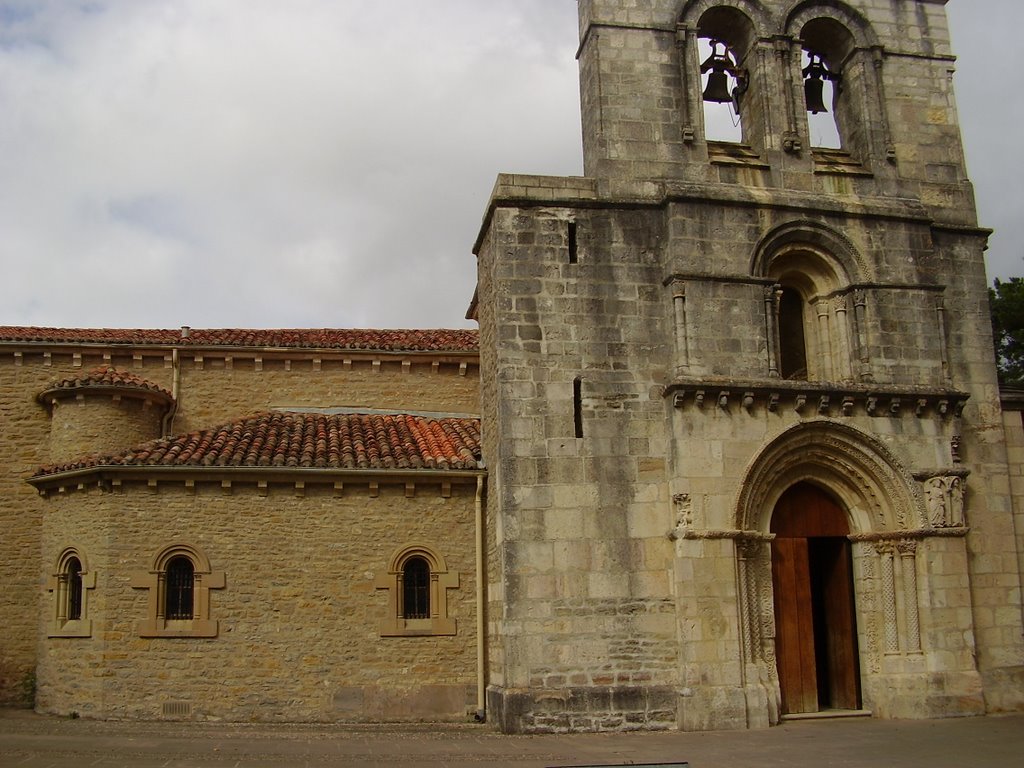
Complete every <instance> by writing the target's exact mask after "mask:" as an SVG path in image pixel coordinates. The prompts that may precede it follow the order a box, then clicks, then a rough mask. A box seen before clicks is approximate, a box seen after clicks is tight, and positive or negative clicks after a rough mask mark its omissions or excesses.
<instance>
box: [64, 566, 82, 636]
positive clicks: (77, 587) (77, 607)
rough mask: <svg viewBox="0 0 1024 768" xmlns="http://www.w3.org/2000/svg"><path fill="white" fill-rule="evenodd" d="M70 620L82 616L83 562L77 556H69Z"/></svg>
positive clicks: (68, 597)
mask: <svg viewBox="0 0 1024 768" xmlns="http://www.w3.org/2000/svg"><path fill="white" fill-rule="evenodd" d="M67 575H68V594H67V601H68V621H78V620H79V619H81V618H82V563H81V561H80V560H79V559H78V558H77V557H70V558H68V567H67Z"/></svg>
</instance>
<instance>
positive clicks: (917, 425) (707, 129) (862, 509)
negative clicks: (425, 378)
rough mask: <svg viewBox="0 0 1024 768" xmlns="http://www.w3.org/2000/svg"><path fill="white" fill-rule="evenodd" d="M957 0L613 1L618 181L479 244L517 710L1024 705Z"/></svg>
mask: <svg viewBox="0 0 1024 768" xmlns="http://www.w3.org/2000/svg"><path fill="white" fill-rule="evenodd" d="M944 5H945V1H944V0H870V2H869V0H846V1H843V0H800V1H799V2H792V0H630V1H629V2H626V1H625V0H580V2H579V17H580V46H579V50H578V59H579V68H580V84H581V100H582V119H583V146H584V172H585V175H584V176H582V177H544V176H523V175H513V174H502V175H500V176H499V177H498V181H497V184H496V186H495V189H494V193H493V195H492V197H491V200H490V202H489V205H488V208H487V212H486V215H485V218H484V223H483V227H482V229H481V232H480V235H479V238H478V240H477V243H476V247H475V252H476V254H477V256H478V286H477V300H476V301H475V302H474V310H475V312H476V316H477V318H478V319H479V322H480V329H481V375H482V377H483V387H482V391H483V404H482V410H483V419H484V454H485V459H486V461H487V465H488V467H489V473H490V474H489V479H488V483H489V487H488V494H487V499H488V502H487V521H486V529H487V536H488V544H489V546H488V572H489V584H488V595H489V602H488V626H489V639H488V676H489V688H488V713H489V717H491V718H492V719H493V720H496V721H497V722H498V723H499V724H500V726H501V727H502V728H503V729H504V730H507V731H513V732H518V731H559V730H608V729H639V728H681V729H687V730H701V729H722V728H749V727H762V726H768V725H771V724H773V723H777V722H778V721H779V720H780V718H781V717H782V716H783V715H787V714H803V713H807V712H811V711H818V710H832V709H845V710H851V709H852V710H867V711H870V712H871V713H873V714H874V715H876V716H880V717H925V716H945V715H964V714H977V713H981V712H984V711H986V709H1001V710H1006V709H1019V708H1021V707H1022V706H1024V693H1022V691H1024V648H1022V644H1021V636H1022V635H1021V629H1022V626H1021V604H1020V592H1021V589H1020V586H1021V574H1020V571H1019V568H1018V565H1017V563H1018V557H1017V550H1018V549H1019V547H1020V541H1019V539H1018V538H1016V534H1015V531H1014V523H1013V520H1014V514H1013V513H1012V512H1011V510H1012V499H1011V497H1010V496H1009V493H1008V490H1007V488H1008V479H1007V478H1008V468H1007V460H1006V448H1005V443H1004V440H1003V437H1002V428H1001V421H1000V417H999V400H998V385H997V382H996V375H995V367H994V361H993V355H992V352H991V349H992V345H991V330H990V327H989V320H988V316H987V303H986V302H987V287H986V279H985V269H984V260H983V252H984V250H985V247H986V240H987V236H988V234H989V233H988V231H987V230H984V229H981V228H979V227H978V225H977V219H976V213H975V208H974V202H973V191H972V188H971V185H970V182H969V180H968V179H967V176H966V171H965V166H964V160H963V153H962V148H961V143H960V134H959V128H958V124H957V115H956V108H955V104H954V99H953V89H952V81H953V72H954V64H955V60H954V57H953V56H952V53H951V50H950V45H949V35H948V30H947V26H946V14H945V8H944ZM823 120H824V121H826V122H825V124H824V125H822V123H821V121H823ZM723 121H725V122H724V123H723ZM723 125H724V127H725V128H726V129H728V130H725V131H724V132H723V131H722V130H720V129H721V128H722V127H723ZM806 500H811V501H809V502H808V501H806ZM818 507H821V508H822V509H827V510H828V516H827V523H826V522H822V520H824V518H820V519H819V517H820V516H819V517H815V515H816V514H818V513H816V512H814V509H817V508H818ZM1017 516H1018V517H1019V516H1020V515H1019V514H1018V515H1017ZM778 531H783V532H784V533H785V536H784V537H783V538H785V542H784V543H782V542H778V543H777V542H776V539H778V538H779V537H780V536H781V534H779V533H778ZM990 567H994V568H995V569H996V571H998V574H999V575H998V577H997V578H995V579H993V577H992V576H991V575H990V574H989V572H988V569H989V568H990ZM997 583H998V584H1000V585H1002V586H998V587H997V586H995V585H996V584H997ZM1007 585H1009V586H1007ZM796 593H799V594H801V595H806V599H803V598H801V599H792V600H791V599H788V598H790V597H792V595H793V594H796ZM830 595H841V596H842V601H841V602H842V604H843V605H844V606H846V608H845V609H844V611H843V612H842V613H841V616H840V613H837V612H835V611H830V610H828V609H827V606H828V605H831V604H833V603H835V604H838V603H839V602H840V601H839V600H838V599H836V600H833V599H832V598H830V597H829V596H830ZM783 596H786V598H787V599H782V597H783ZM823 606H826V607H823ZM997 609H999V610H998V611H997ZM997 613H998V615H999V616H1000V617H1001V618H1000V619H999V620H998V621H997V620H996V619H995V616H996V615H997ZM1004 622H1009V624H1006V623H1004ZM1010 625H1012V626H1010ZM1008 626H1009V628H1008ZM952 627H956V628H957V630H956V631H951V629H950V628H952ZM794 638H795V639H794ZM804 641H806V642H804ZM801 643H803V644H801ZM780 654H784V655H785V658H780ZM836 659H848V660H852V662H851V663H840V662H837V661H835V660H836ZM851 665H855V667H856V671H855V672H854V673H853V674H852V675H846V676H844V677H842V680H843V685H842V686H841V687H842V695H839V694H838V693H837V691H836V689H838V688H839V686H838V684H836V683H835V682H834V681H836V680H839V679H840V675H839V672H840V671H842V670H845V671H846V672H849V668H850V667H851ZM840 667H842V670H840ZM844 674H845V673H844ZM830 681H831V682H830Z"/></svg>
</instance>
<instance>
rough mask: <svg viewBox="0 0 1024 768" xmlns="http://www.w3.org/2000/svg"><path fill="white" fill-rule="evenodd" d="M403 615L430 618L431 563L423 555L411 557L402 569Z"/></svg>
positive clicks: (411, 617) (405, 616) (404, 616)
mask: <svg viewBox="0 0 1024 768" xmlns="http://www.w3.org/2000/svg"><path fill="white" fill-rule="evenodd" d="M402 617H403V618H406V619H429V618H430V565H429V564H428V563H427V561H426V560H424V559H423V558H422V557H410V558H409V559H408V560H406V561H405V568H404V569H403V570H402Z"/></svg>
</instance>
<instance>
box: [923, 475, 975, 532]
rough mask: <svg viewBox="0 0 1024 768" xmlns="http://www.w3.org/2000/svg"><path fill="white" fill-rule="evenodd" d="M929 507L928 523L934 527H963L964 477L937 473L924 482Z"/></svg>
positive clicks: (964, 523) (964, 518) (964, 520)
mask: <svg viewBox="0 0 1024 768" xmlns="http://www.w3.org/2000/svg"><path fill="white" fill-rule="evenodd" d="M923 485H924V494H925V502H926V504H927V507H928V524H929V525H930V526H931V527H932V528H962V527H964V525H966V517H965V514H964V478H963V477H961V476H960V475H952V474H950V475H937V476H935V477H930V478H928V479H926V480H925V481H924V482H923Z"/></svg>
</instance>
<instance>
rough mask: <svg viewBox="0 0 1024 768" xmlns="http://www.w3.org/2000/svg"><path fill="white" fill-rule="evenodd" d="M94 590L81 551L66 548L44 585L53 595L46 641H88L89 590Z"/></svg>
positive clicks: (89, 628)
mask: <svg viewBox="0 0 1024 768" xmlns="http://www.w3.org/2000/svg"><path fill="white" fill-rule="evenodd" d="M95 586H96V574H95V573H94V572H91V571H89V569H88V566H87V565H86V560H85V555H84V554H82V552H81V550H79V549H77V548H74V547H69V548H68V549H65V550H64V551H63V552H62V553H61V555H60V557H58V558H57V567H56V569H55V570H54V572H53V575H52V576H51V577H50V579H49V581H48V583H47V589H49V590H50V591H51V592H52V593H53V613H52V614H51V615H52V621H51V624H50V629H49V632H48V633H47V634H48V636H49V637H90V636H91V635H92V621H91V620H90V619H89V599H88V595H89V590H91V589H93V588H94V587H95Z"/></svg>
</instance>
